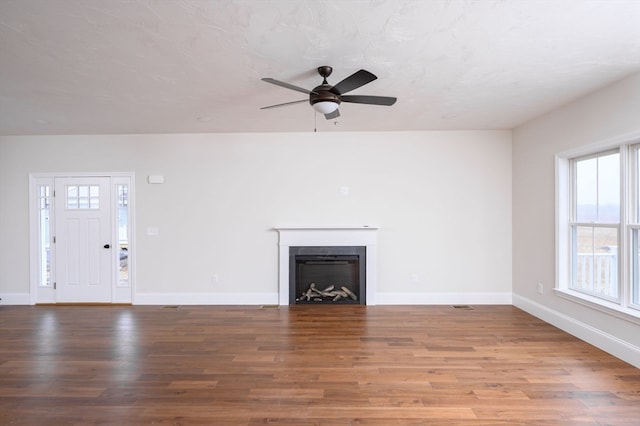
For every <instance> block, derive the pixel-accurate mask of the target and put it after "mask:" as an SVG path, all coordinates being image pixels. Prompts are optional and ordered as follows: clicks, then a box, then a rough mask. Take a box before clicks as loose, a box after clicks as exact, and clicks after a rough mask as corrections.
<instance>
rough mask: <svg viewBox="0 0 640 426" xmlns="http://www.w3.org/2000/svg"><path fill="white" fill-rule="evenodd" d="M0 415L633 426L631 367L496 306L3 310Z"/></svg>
mask: <svg viewBox="0 0 640 426" xmlns="http://www.w3.org/2000/svg"><path fill="white" fill-rule="evenodd" d="M0 424H3V425H5V424H16V425H21V424H27V425H48V424H50V425H68V424H82V425H84V424H114V425H116V424H117V425H125V424H136V425H137V424H159V425H164V424H171V425H189V424H208V425H227V424H229V425H235V424H243V425H247V424H248V425H264V424H272V425H424V424H446V425H455V424H461V425H465V424H469V425H471V424H472V425H497V424H509V425H512V424H545V425H547V424H571V425H573V424H612V425H626V424H628V425H632V424H633V425H638V424H640V370H638V369H637V368H634V367H632V366H630V365H629V364H626V363H624V362H622V361H620V360H618V359H616V358H614V357H612V356H610V355H608V354H606V353H604V352H602V351H600V350H599V349H596V348H594V347H593V346H590V345H588V344H586V343H584V342H582V341H580V340H578V339H576V338H574V337H572V336H570V335H568V334H566V333H564V332H562V331H560V330H558V329H556V328H554V327H552V326H550V325H548V324H545V323H544V322H542V321H540V320H538V319H536V318H534V317H532V316H530V315H528V314H526V313H524V312H522V311H520V310H518V309H517V308H514V307H511V306H477V307H475V308H474V309H473V310H465V309H454V308H453V307H450V306H368V307H366V306H354V305H349V306H301V307H290V308H289V307H281V308H274V307H262V308H261V307H228V306H225V307H221V306H209V307H204V306H197V307H196V306H190V307H177V308H176V307H160V306H136V307H127V306H116V307H106V306H93V307H88V306H37V307H24V306H21V307H20V306H4V307H0Z"/></svg>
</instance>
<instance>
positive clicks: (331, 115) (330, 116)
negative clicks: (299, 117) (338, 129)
mask: <svg viewBox="0 0 640 426" xmlns="http://www.w3.org/2000/svg"><path fill="white" fill-rule="evenodd" d="M338 117H340V110H339V109H336V110H335V111H333V112H330V113H329V114H325V115H324V118H326V119H327V120H333V119H334V118H338Z"/></svg>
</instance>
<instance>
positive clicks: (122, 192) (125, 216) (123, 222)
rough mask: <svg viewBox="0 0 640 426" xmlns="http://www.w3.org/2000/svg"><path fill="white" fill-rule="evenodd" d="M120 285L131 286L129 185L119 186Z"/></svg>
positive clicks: (117, 191)
mask: <svg viewBox="0 0 640 426" xmlns="http://www.w3.org/2000/svg"><path fill="white" fill-rule="evenodd" d="M115 187H116V194H117V197H118V202H117V220H118V285H119V286H121V287H126V286H128V285H129V185H127V184H117V185H116V186H115Z"/></svg>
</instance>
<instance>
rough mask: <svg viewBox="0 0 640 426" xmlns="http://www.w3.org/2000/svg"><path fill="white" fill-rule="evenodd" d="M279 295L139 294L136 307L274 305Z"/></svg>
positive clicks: (136, 298)
mask: <svg viewBox="0 0 640 426" xmlns="http://www.w3.org/2000/svg"><path fill="white" fill-rule="evenodd" d="M277 303H278V293H138V294H136V296H135V305H274V304H277Z"/></svg>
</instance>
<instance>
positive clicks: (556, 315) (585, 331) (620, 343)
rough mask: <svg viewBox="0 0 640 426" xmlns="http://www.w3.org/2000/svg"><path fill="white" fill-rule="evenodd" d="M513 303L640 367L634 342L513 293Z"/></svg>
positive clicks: (638, 352)
mask: <svg viewBox="0 0 640 426" xmlns="http://www.w3.org/2000/svg"><path fill="white" fill-rule="evenodd" d="M513 305H514V306H516V307H517V308H520V309H522V310H523V311H525V312H527V313H529V314H531V315H533V316H535V317H537V318H540V319H541V320H543V321H544V322H546V323H549V324H551V325H553V326H555V327H558V328H559V329H561V330H563V331H566V332H567V333H569V334H571V335H572V336H575V337H577V338H579V339H581V340H584V341H585V342H587V343H590V344H592V345H593V346H596V347H598V348H600V349H602V350H603V351H605V352H607V353H609V354H611V355H613V356H615V357H618V358H620V359H621V360H623V361H625V362H628V363H629V364H631V365H633V366H634V367H637V368H640V348H639V347H637V346H635V345H633V344H632V343H629V342H627V341H624V340H622V339H619V338H617V337H615V336H613V335H611V334H608V333H605V332H603V331H602V330H598V329H597V328H595V327H592V326H590V325H589V324H585V323H583V322H581V321H578V320H576V319H574V318H572V317H570V316H568V315H565V314H563V313H561V312H558V311H555V310H553V309H550V308H548V307H546V306H544V305H541V304H539V303H536V302H534V301H532V300H530V299H528V298H526V297H522V296H520V295H517V294H514V295H513Z"/></svg>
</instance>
